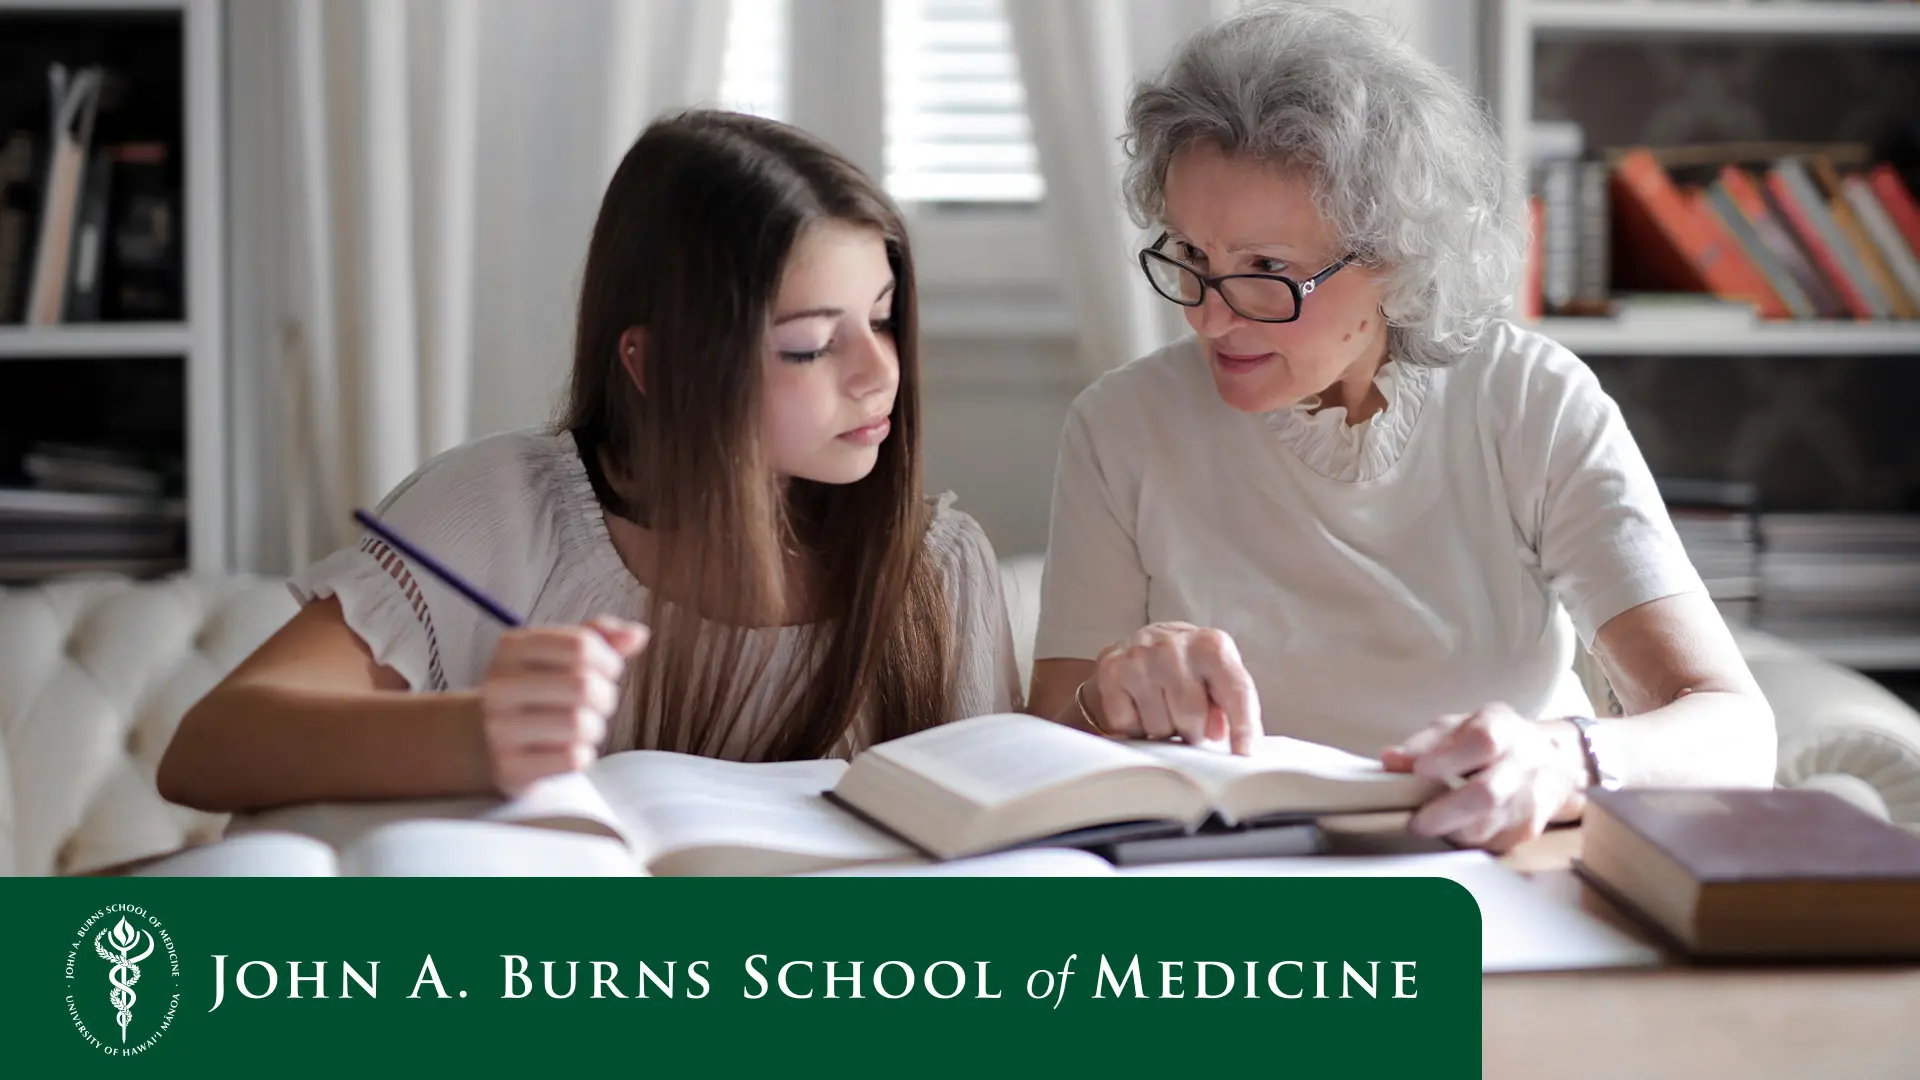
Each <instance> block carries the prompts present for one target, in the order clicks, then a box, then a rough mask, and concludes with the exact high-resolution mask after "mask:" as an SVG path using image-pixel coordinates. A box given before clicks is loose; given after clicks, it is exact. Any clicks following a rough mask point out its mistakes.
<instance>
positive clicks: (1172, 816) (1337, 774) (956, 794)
mask: <svg viewBox="0 0 1920 1080" xmlns="http://www.w3.org/2000/svg"><path fill="white" fill-rule="evenodd" d="M1444 789H1445V785H1443V784H1441V783H1440V782H1439V781H1436V780H1429V779H1425V778H1422V777H1416V776H1412V775H1409V774H1405V773H1390V772H1387V771H1386V770H1385V769H1384V768H1382V767H1381V765H1380V763H1379V762H1378V761H1376V760H1373V759H1370V758H1365V757H1361V756H1359V755H1355V754H1350V753H1347V752H1345V751H1343V750H1339V749H1336V748H1334V747H1330V746H1323V745H1319V744H1316V743H1310V742H1303V741H1301V740H1298V739H1290V738H1286V737H1284V736H1266V737H1264V738H1262V739H1260V740H1258V741H1257V743H1256V748H1255V752H1254V753H1253V754H1252V755H1251V756H1237V755H1233V754H1228V753H1224V752H1222V751H1220V750H1217V749H1212V748H1207V747H1199V746H1188V745H1184V744H1180V743H1165V742H1160V743H1155V742H1117V741H1114V740H1110V739H1104V738H1101V737H1099V736H1097V735H1091V734H1088V733H1087V732H1084V731H1077V730H1075V729H1072V728H1068V727H1065V726H1063V725H1060V724H1056V723H1053V722H1052V721H1049V720H1043V719H1040V718H1038V717H1033V716H1026V715H1021V714H998V715H991V716H980V717H974V718H972V719H969V720H961V721H957V722H955V723H951V724H944V725H941V726H940V727H936V728H931V729H928V730H926V731H921V732H916V733H915V734H912V735H908V736H905V737H903V738H899V739H894V740H891V741H889V742H885V743H881V744H879V745H877V746H874V747H872V748H870V749H868V750H867V751H865V752H864V753H861V754H860V755H858V756H856V757H855V758H854V760H853V764H852V766H851V767H850V768H849V769H848V770H847V773H846V775H845V776H843V777H841V778H840V779H839V780H838V781H836V782H835V784H834V785H833V790H832V793H831V795H832V798H833V800H834V801H835V802H837V803H839V804H841V805H843V806H846V807H848V808H849V809H852V810H854V811H855V812H857V813H858V814H860V815H861V816H862V817H864V818H866V819H868V820H870V821H872V822H874V823H876V824H878V825H879V826H881V827H883V828H885V829H887V830H888V831H890V832H892V833H895V834H898V835H899V836H901V837H904V838H905V839H907V840H909V841H911V842H912V843H913V845H914V846H915V847H916V848H918V849H920V850H922V851H925V852H926V853H928V854H930V855H932V856H934V857H937V858H942V859H952V858H963V857H966V856H970V855H978V854H983V853H985V852H990V851H996V850H1001V849H1004V848H1009V847H1014V846H1017V845H1020V844H1025V843H1034V842H1041V841H1045V842H1049V843H1055V844H1058V843H1061V842H1068V843H1073V842H1077V836H1078V834H1081V833H1082V832H1083V831H1095V832H1097V831H1098V830H1100V829H1103V828H1116V827H1118V828H1123V829H1131V828H1134V827H1136V826H1137V827H1142V828H1144V829H1145V830H1147V831H1148V832H1159V833H1162V834H1165V835H1180V834H1193V833H1196V832H1199V831H1202V830H1206V829H1209V828H1213V829H1222V828H1224V829H1234V828H1244V827H1250V826H1258V825H1260V824H1263V823H1279V822H1297V821H1299V820H1302V819H1307V818H1312V817H1315V816H1319V815H1323V814H1332V813H1353V812H1361V811H1374V810H1409V809H1413V808H1416V807H1418V806H1420V805H1421V804H1422V803H1424V802H1426V801H1427V800H1428V799H1429V798H1431V797H1433V795H1435V794H1436V793H1438V792H1439V791H1442V790H1444ZM1143 835H1144V834H1143ZM1063 838H1076V839H1067V840H1064V841H1063Z"/></svg>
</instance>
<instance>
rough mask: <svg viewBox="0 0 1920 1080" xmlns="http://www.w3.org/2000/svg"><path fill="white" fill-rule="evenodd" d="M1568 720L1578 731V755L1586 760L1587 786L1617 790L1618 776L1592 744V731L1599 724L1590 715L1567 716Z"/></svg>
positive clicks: (1618, 784) (1602, 789) (1603, 789)
mask: <svg viewBox="0 0 1920 1080" xmlns="http://www.w3.org/2000/svg"><path fill="white" fill-rule="evenodd" d="M1567 719H1568V720H1569V721H1571V722H1572V723H1573V726H1574V727H1575V728H1578V729H1579V731H1580V756H1581V757H1583V758H1586V760H1587V776H1588V777H1589V779H1588V781H1587V786H1588V787H1590V788H1599V789H1600V790H1601V791H1618V790H1619V789H1620V777H1619V776H1617V775H1615V774H1614V773H1613V772H1612V771H1611V770H1610V769H1608V768H1607V764H1606V759H1605V758H1604V757H1603V756H1602V755H1601V754H1600V752H1599V751H1598V750H1596V749H1595V748H1594V745H1593V732H1594V729H1595V728H1598V727H1600V726H1601V724H1600V722H1599V721H1598V720H1595V719H1594V718H1593V717H1591V716H1569V717H1567Z"/></svg>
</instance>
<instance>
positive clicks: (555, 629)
mask: <svg viewBox="0 0 1920 1080" xmlns="http://www.w3.org/2000/svg"><path fill="white" fill-rule="evenodd" d="M646 644H647V628H646V627H644V626H641V625H639V624H637V623H631V622H627V621H625V620H623V619H615V618H611V617H602V618H598V619H594V620H593V621H591V622H589V623H588V624H587V625H585V626H536V627H529V628H526V629H520V630H509V631H507V632H506V633H504V634H502V635H501V636H500V643H499V644H498V645H496V646H495V647H494V650H493V662H492V664H491V665H489V666H488V668H487V674H486V677H485V679H484V680H483V681H482V682H481V684H480V703H481V709H482V712H483V726H484V730H485V732H486V737H487V757H488V760H489V761H490V763H491V764H492V766H493V777H494V782H495V783H496V784H497V785H498V786H499V788H500V790H501V791H502V792H504V793H506V794H507V795H518V794H519V793H520V792H522V791H524V790H526V788H527V787H528V786H529V785H531V784H532V783H533V782H534V781H535V780H538V779H540V778H541V777H544V776H551V775H553V774H555V773H564V772H571V771H573V770H575V769H579V768H583V767H585V766H586V765H587V764H588V763H590V762H592V761H593V760H594V759H595V758H596V757H598V756H599V753H600V745H601V742H602V740H604V739H605V738H606V734H607V717H608V716H610V715H611V714H612V712H613V710H614V707H615V705H616V704H617V703H618V702H619V700H620V676H621V673H622V672H623V671H625V670H626V665H627V661H628V660H630V659H632V658H633V657H634V656H637V655H639V653H640V650H641V649H643V648H645V647H646Z"/></svg>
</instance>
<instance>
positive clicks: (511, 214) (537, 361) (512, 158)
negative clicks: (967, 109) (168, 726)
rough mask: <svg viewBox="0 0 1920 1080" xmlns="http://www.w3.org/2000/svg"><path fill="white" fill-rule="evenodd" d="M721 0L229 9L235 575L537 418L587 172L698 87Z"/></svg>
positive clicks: (346, 527) (714, 79)
mask: <svg viewBox="0 0 1920 1080" xmlns="http://www.w3.org/2000/svg"><path fill="white" fill-rule="evenodd" d="M727 8H728V5H727V4H726V3H724V2H718V3H716V2H712V0H571V2H569V3H566V4H552V3H549V2H547V0H485V2H484V3H483V2H480V0H273V2H271V3H266V2H260V3H248V4H237V5H232V6H230V7H229V9H228V10H229V26H228V42H229V56H230V58H231V60H232V61H233V73H232V75H233V77H232V95H231V96H232V98H233V99H234V100H233V103H232V104H231V105H230V117H229V122H230V124H231V125H232V137H231V139H230V145H231V146H232V151H231V152H232V155H233V159H234V160H233V161H232V162H231V163H230V165H231V171H232V173H233V184H232V188H233V190H234V191H235V192H236V200H237V203H238V205H236V207H235V211H234V223H233V224H234V229H235V238H234V243H233V245H232V246H234V248H235V249H236V250H235V259H234V265H235V268H236V270H235V273H236V275H237V276H244V275H247V274H248V273H249V271H251V272H252V273H253V274H254V275H255V277H254V278H253V279H243V280H236V282H235V289H234V296H233V299H234V309H235V314H234V322H235V324H236V325H235V327H234V331H235V332H234V334H233V337H234V340H235V353H236V355H235V357H234V360H235V365H236V369H237V377H236V383H237V384H238V385H237V386H236V400H237V401H238V402H240V403H242V404H241V405H240V407H241V408H242V409H245V408H249V407H251V408H252V409H253V410H254V412H253V415H252V416H250V417H248V418H246V420H245V422H240V423H237V424H236V428H237V429H238V430H236V439H235V446H234V454H235V457H236V469H235V474H236V491H235V500H234V502H235V504H236V510H237V513H238V514H239V515H240V516H241V518H242V520H239V521H237V522H236V545H235V546H236V550H237V552H238V554H239V561H240V563H241V565H242V567H243V568H249V569H260V570H268V571H280V570H284V569H288V568H291V567H297V566H299V565H302V564H304V563H305V562H307V561H309V560H311V559H312V558H315V557H317V556H318V555H320V554H323V553H324V552H325V551H327V550H329V549H331V548H332V547H333V546H335V545H337V544H338V543H341V542H343V541H345V540H346V539H347V538H349V537H350V536H351V535H352V533H353V532H354V530H355V526H354V525H353V523H352V522H351V520H350V518H349V511H350V509H351V508H352V507H354V506H370V505H372V504H373V503H374V502H375V501H376V500H378V499H379V498H380V497H381V496H382V495H383V494H384V493H385V492H387V491H388V490H390V489H391V488H392V487H393V486H394V485H395V484H396V483H398V482H399V481H400V480H402V479H404V478H405V477H406V476H407V474H408V473H410V472H411V471H413V469H415V468H416V467H418V466H419V465H420V464H421V462H423V461H424V460H425V459H426V458H427V457H429V456H431V455H433V454H436V453H438V452H440V451H442V450H445V449H447V448H449V447H452V446H455V445H458V444H459V443H461V442H463V441H466V440H467V439H468V438H470V437H472V436H474V435H476V434H479V433H483V432H486V431H492V430H499V429H501V428H507V427H516V426H522V425H525V424H532V423H539V422H542V421H544V420H546V419H548V418H549V417H550V416H551V415H552V412H553V409H554V405H555V399H556V395H557V393H558V391H559V389H560V388H561V386H562V385H563V384H564V378H565V373H566V370H567V367H568V363H569V359H570V356H569V353H570V345H571V329H572V317H573V307H574V302H575V294H576V290H577V288H578V281H579V268H580V265H581V263H582V261H583V260H584V256H585V252H586V241H587V236H588V233H589V232H590V230H591V226H592V221H593V216H594V214H595V212H596V211H597V209H598V205H599V200H600V196H601V193H602V190H603V187H604V185H605V183H606V180H607V178H608V177H609V176H610V175H611V173H612V170H613V167H614V165H615V164H616V163H617V162H618V161H619V158H620V156H621V155H622V154H624V153H625V151H626V149H627V147H628V146H629V145H630V144H631V142H632V140H633V138H634V137H635V136H637V135H638V133H639V131H640V129H641V128H642V127H644V126H645V124H646V122H647V121H648V120H650V119H651V118H652V117H653V116H654V115H656V114H657V113H659V112H661V111H663V110H664V109H666V108H668V107H670V106H673V105H678V104H685V103H692V102H701V101H707V100H711V99H712V98H713V97H715V96H716V94H717V91H718V87H719V77H720V58H721V55H722V51H723V38H724V29H725V24H726V17H727ZM249 344H251V346H252V348H251V349H249V348H248V346H249ZM237 419H238V418H237ZM248 429H251V431H250V432H249V431H248Z"/></svg>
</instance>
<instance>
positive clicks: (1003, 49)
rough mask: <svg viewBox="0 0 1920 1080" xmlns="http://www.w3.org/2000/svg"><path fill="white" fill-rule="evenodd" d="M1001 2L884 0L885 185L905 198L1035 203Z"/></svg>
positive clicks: (1022, 107) (1030, 149) (1033, 172)
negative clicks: (885, 87)
mask: <svg viewBox="0 0 1920 1080" xmlns="http://www.w3.org/2000/svg"><path fill="white" fill-rule="evenodd" d="M1002 2H1003V0H888V3H887V6H886V13H887V18H886V56H885V62H886V78H887V89H886V117H887V121H886V123H887V126H886V161H887V190H888V191H889V192H891V193H892V194H893V197H894V198H896V199H899V200H901V201H902V202H1013V203H1019V202H1038V201H1039V199H1040V195H1041V192H1042V184H1041V181H1040V167H1039V162H1038V160H1037V154H1036V153H1035V151H1034V146H1033V133H1032V131H1031V129H1030V128H1029V127H1028V123H1027V101H1026V93H1025V91H1024V90H1023V88H1022V87H1021V83H1020V68H1019V63H1018V60H1017V59H1016V57H1015V55H1014V51H1013V38H1012V32H1011V30H1010V29H1009V27H1008V26H1007V16H1006V12H1005V11H1003V10H1002V9H1001V3H1002Z"/></svg>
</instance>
